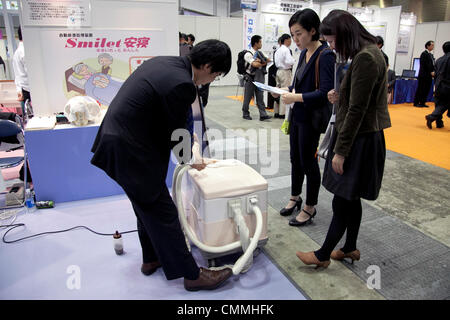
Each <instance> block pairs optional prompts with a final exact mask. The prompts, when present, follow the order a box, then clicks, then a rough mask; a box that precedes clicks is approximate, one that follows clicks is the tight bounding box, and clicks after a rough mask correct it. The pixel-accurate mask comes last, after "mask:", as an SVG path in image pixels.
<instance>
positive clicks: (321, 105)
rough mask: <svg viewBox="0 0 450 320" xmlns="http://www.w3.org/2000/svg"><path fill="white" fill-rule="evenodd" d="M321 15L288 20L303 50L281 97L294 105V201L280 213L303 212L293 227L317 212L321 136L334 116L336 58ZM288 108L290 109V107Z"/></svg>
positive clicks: (304, 13) (308, 11)
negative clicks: (331, 96) (322, 36)
mask: <svg viewBox="0 0 450 320" xmlns="http://www.w3.org/2000/svg"><path fill="white" fill-rule="evenodd" d="M319 26H320V19H319V16H318V15H317V14H316V13H315V12H314V11H313V10H311V9H305V10H300V11H297V12H296V13H295V14H294V15H293V16H292V17H291V19H290V21H289V28H290V31H291V35H292V38H293V39H294V42H295V44H296V45H297V47H298V48H299V49H300V50H302V53H301V55H300V59H299V62H298V67H297V70H296V72H295V75H294V80H293V85H292V86H291V87H289V88H282V89H284V90H287V91H289V93H285V94H283V95H282V96H281V99H282V101H283V102H284V103H285V104H286V105H289V104H293V107H292V110H289V111H288V112H291V113H292V114H291V116H292V118H291V121H290V123H291V128H290V134H289V135H290V139H289V140H290V147H291V155H290V156H291V164H292V169H291V183H292V185H291V198H290V201H289V203H288V204H287V206H286V207H285V208H283V209H281V211H280V214H281V215H282V216H287V215H290V214H292V213H293V211H294V210H295V208H298V210H300V209H301V211H300V212H299V213H298V215H297V216H295V217H293V218H292V219H291V220H290V221H289V225H291V226H302V225H305V224H307V223H310V222H311V221H312V219H313V218H314V216H315V215H316V213H317V210H316V209H315V206H316V204H317V200H318V197H319V188H320V171H319V164H318V161H317V157H316V151H317V146H318V144H319V137H320V133H322V132H325V129H326V127H327V124H328V120H329V117H330V115H331V106H330V105H329V103H328V100H327V93H328V91H330V90H331V89H332V88H333V83H334V63H335V55H334V53H333V51H331V50H329V48H328V45H327V44H322V43H321V42H320V41H319ZM288 108H289V107H288ZM305 175H306V178H307V180H306V181H307V184H306V201H305V205H304V207H303V208H302V202H303V201H302V198H301V196H300V194H301V193H302V186H303V180H304V177H305Z"/></svg>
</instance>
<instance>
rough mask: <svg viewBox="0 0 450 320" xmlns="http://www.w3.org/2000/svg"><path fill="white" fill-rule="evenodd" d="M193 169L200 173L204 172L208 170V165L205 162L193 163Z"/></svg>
mask: <svg viewBox="0 0 450 320" xmlns="http://www.w3.org/2000/svg"><path fill="white" fill-rule="evenodd" d="M191 168H194V169H197V170H198V171H202V170H203V169H205V168H206V163H204V162H202V163H193V164H191Z"/></svg>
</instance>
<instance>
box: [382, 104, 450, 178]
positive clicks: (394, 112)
mask: <svg viewBox="0 0 450 320" xmlns="http://www.w3.org/2000/svg"><path fill="white" fill-rule="evenodd" d="M428 105H429V107H428V108H416V107H414V106H413V105H412V103H407V104H391V105H389V114H390V116H391V123H392V127H391V128H389V129H387V130H385V136H386V147H387V149H389V150H391V151H395V152H398V153H401V154H404V155H406V156H409V157H411V158H415V159H418V160H422V161H425V162H428V163H431V164H434V165H436V166H439V167H442V168H445V169H450V140H449V138H450V118H448V117H447V114H446V113H445V114H444V117H443V121H444V127H443V128H440V129H437V128H436V123H433V128H432V129H431V130H430V129H428V127H427V125H426V120H425V116H426V115H427V114H430V113H431V112H433V110H434V103H428Z"/></svg>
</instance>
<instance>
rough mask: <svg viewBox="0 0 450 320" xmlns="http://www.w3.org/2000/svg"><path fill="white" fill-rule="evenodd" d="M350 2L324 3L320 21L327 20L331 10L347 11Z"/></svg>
mask: <svg viewBox="0 0 450 320" xmlns="http://www.w3.org/2000/svg"><path fill="white" fill-rule="evenodd" d="M347 8H348V0H335V1H330V2H323V3H321V4H320V21H322V20H323V18H325V17H326V16H327V15H328V14H329V13H330V11H331V10H334V9H341V10H347Z"/></svg>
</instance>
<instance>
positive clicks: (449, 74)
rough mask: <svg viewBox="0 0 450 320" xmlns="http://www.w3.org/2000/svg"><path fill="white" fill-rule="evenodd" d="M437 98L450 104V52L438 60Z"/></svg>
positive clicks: (445, 104)
mask: <svg viewBox="0 0 450 320" xmlns="http://www.w3.org/2000/svg"><path fill="white" fill-rule="evenodd" d="M435 84H436V92H435V95H436V98H437V99H438V101H439V103H440V104H442V105H444V106H447V107H448V106H450V52H449V53H446V54H445V55H444V56H442V57H440V58H439V59H437V60H436V83H435Z"/></svg>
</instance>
